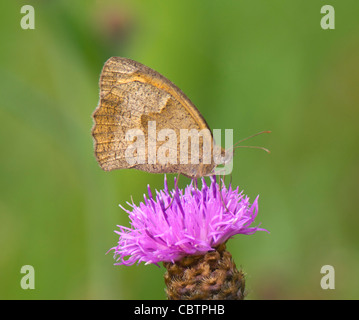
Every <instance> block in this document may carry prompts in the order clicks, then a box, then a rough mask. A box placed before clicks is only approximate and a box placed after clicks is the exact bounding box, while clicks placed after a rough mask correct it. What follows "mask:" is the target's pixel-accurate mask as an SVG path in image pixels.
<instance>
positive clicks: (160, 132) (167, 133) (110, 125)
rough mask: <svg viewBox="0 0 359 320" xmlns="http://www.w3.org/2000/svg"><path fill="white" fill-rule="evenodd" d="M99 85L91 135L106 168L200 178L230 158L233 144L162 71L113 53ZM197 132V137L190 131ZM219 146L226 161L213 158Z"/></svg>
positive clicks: (107, 169)
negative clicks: (220, 137) (216, 134)
mask: <svg viewBox="0 0 359 320" xmlns="http://www.w3.org/2000/svg"><path fill="white" fill-rule="evenodd" d="M99 85H100V101H99V105H98V107H97V108H96V110H95V112H94V113H93V119H94V122H95V123H94V126H93V128H92V135H93V138H94V141H95V144H94V147H95V156H96V159H97V161H98V163H99V165H100V166H101V168H102V169H103V170H106V171H111V170H115V169H129V168H135V169H138V170H142V171H147V172H151V173H178V174H183V175H185V176H187V177H190V178H199V177H202V176H206V175H212V174H213V171H214V169H215V168H216V167H217V165H218V164H220V163H219V162H221V163H222V164H223V163H228V162H230V161H231V159H232V155H233V150H232V152H230V151H228V150H227V152H226V150H225V149H223V148H221V147H219V146H217V145H215V144H214V143H213V140H214V139H213V135H212V132H211V131H210V129H209V126H208V124H207V123H206V121H205V119H204V118H203V117H202V115H201V114H200V112H199V111H198V110H197V108H196V107H195V106H194V104H193V103H192V102H191V101H190V100H189V99H188V98H187V97H186V95H185V94H184V93H183V92H182V91H181V90H180V89H179V88H178V87H176V86H175V85H174V84H173V83H172V82H171V81H169V80H168V79H166V78H165V77H164V76H162V75H161V74H159V73H158V72H156V71H154V70H152V69H151V68H149V67H146V66H145V65H143V64H141V63H139V62H136V61H133V60H130V59H127V58H121V57H112V58H110V59H109V60H108V61H107V62H106V63H105V65H104V67H103V69H102V72H101V76H100V83H99ZM196 132H197V133H199V134H198V135H197V137H195V136H193V135H191V134H193V133H196ZM186 135H187V136H186ZM183 136H184V138H183ZM186 137H187V139H186ZM188 137H190V139H188ZM189 140H190V142H191V143H188V142H189ZM196 148H197V151H198V153H197V155H196V157H195V156H194V150H196ZM216 152H217V154H218V156H219V158H220V159H221V161H215V160H214V156H213V155H214V153H216Z"/></svg>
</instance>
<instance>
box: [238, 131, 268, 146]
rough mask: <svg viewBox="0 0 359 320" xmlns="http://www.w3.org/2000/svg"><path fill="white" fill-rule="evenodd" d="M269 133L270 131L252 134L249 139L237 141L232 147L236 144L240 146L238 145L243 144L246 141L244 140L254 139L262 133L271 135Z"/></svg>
mask: <svg viewBox="0 0 359 320" xmlns="http://www.w3.org/2000/svg"><path fill="white" fill-rule="evenodd" d="M271 132H272V131H261V132H258V133H255V134H252V135H251V136H249V137H247V138H244V139H241V140H239V141H237V142H236V143H235V144H234V145H233V147H235V146H236V145H237V144H240V143H241V142H243V141H246V140H248V139H251V138H254V137H256V136H259V135H260V134H263V133H271Z"/></svg>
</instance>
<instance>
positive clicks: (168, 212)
mask: <svg viewBox="0 0 359 320" xmlns="http://www.w3.org/2000/svg"><path fill="white" fill-rule="evenodd" d="M172 198H174V199H173V201H172V203H171V200H172ZM170 204H171V205H170ZM169 205H170V206H169ZM130 206H131V207H132V211H130V210H126V209H124V208H123V207H121V208H122V209H123V210H125V211H126V212H127V213H128V214H129V217H130V220H131V228H127V227H124V226H118V227H119V229H120V231H115V232H116V233H118V234H119V235H120V238H119V242H118V245H117V246H116V247H113V248H112V249H111V250H114V251H115V253H114V257H115V258H116V261H117V262H116V264H118V265H121V264H124V265H132V264H134V263H135V262H136V261H137V262H138V263H140V262H142V261H144V262H145V263H146V264H150V263H153V264H158V263H159V262H172V263H173V262H175V261H178V260H180V259H182V258H183V257H184V256H187V255H201V254H205V253H207V252H209V251H213V250H214V249H215V247H217V246H219V245H220V244H222V243H225V242H226V241H227V240H228V239H229V238H231V237H232V236H234V235H236V234H253V233H255V232H256V231H266V230H265V229H262V228H259V227H258V226H257V227H250V225H251V224H252V222H253V221H254V219H255V218H256V216H257V212H258V197H257V198H256V199H255V200H254V202H253V203H252V204H250V202H249V198H248V197H247V196H246V195H244V194H243V192H239V188H238V187H237V188H236V189H234V190H233V189H232V187H231V186H229V188H228V189H227V188H226V187H225V186H224V185H223V186H222V187H221V188H220V187H219V185H218V183H217V182H216V178H215V177H211V184H210V186H207V184H206V182H205V180H204V179H203V178H202V188H201V189H199V188H198V187H197V186H195V185H194V183H193V181H192V183H191V184H190V185H188V186H187V187H186V188H185V190H184V191H183V190H181V189H178V188H177V189H176V190H172V191H171V192H170V191H169V190H168V185H167V179H166V177H165V183H164V190H161V191H156V197H153V196H152V192H151V189H150V187H149V186H148V196H146V195H144V202H141V203H140V204H139V206H136V205H135V204H134V203H132V205H130ZM168 206H169V207H168ZM167 207H168V208H167ZM126 257H129V258H128V259H127V260H126Z"/></svg>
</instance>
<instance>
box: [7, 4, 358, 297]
mask: <svg viewBox="0 0 359 320" xmlns="http://www.w3.org/2000/svg"><path fill="white" fill-rule="evenodd" d="M24 4H31V5H33V6H34V8H35V30H23V29H21V27H20V20H21V18H22V16H23V15H22V14H20V8H21V7H22V5H24ZM324 4H331V5H333V6H334V8H335V10H336V29H335V30H322V29H321V27H320V20H321V18H322V15H321V14H320V9H321V7H322V6H323V5H324ZM358 12H359V2H358V1H356V0H346V1H342V0H341V1H339V0H338V1H334V0H331V1H328V3H327V2H324V1H319V0H302V1H284V0H272V1H267V0H247V1H240V0H237V1H228V0H222V1H214V0H195V1H193V0H181V1H159V0H152V1H147V0H131V1H105V0H101V1H93V0H77V1H70V0H63V1H62V0H57V1H48V0H42V1H41V0H37V1H30V0H29V1H12V0H5V1H1V5H0V40H1V50H0V72H1V79H0V97H1V103H0V116H1V125H0V143H1V158H0V181H1V182H0V188H1V189H0V246H1V247H0V249H1V251H0V298H1V299H165V293H164V281H163V274H164V268H162V267H161V268H158V267H156V266H144V265H139V266H135V265H134V266H131V267H125V266H120V267H119V266H113V262H114V261H113V258H112V254H108V255H106V252H107V251H108V249H109V248H111V247H113V246H114V245H116V243H117V240H118V238H117V235H116V234H115V233H114V232H113V231H114V230H115V229H116V225H117V224H122V225H128V224H129V222H128V217H127V214H126V213H125V212H123V211H122V210H121V209H120V208H119V207H118V204H119V203H121V204H123V205H125V203H126V201H129V200H130V197H131V195H132V196H133V199H134V201H135V202H136V203H138V202H139V201H141V200H142V197H143V194H144V193H145V192H146V185H147V184H148V183H150V184H151V186H152V188H157V189H160V188H162V186H163V175H153V174H149V173H145V172H139V171H136V170H119V171H113V172H103V171H102V170H101V169H100V168H99V166H98V165H97V163H96V161H95V159H94V155H93V142H92V137H91V127H92V118H91V114H92V112H93V111H94V109H95V107H96V105H97V102H98V78H99V74H100V71H101V69H102V66H103V64H104V62H105V61H106V60H107V59H108V58H109V57H111V56H125V57H128V58H132V59H134V60H137V61H140V62H142V63H144V64H146V65H148V66H150V67H151V68H153V69H155V70H157V71H159V72H160V73H162V74H163V75H165V76H166V77H168V78H169V79H171V80H172V81H173V82H174V83H176V84H177V85H178V86H179V87H180V88H181V89H182V90H183V91H184V92H185V93H186V94H187V95H188V97H190V99H191V100H192V101H193V102H194V103H195V104H196V106H197V107H198V109H199V110H200V111H201V113H202V114H203V116H204V117H205V118H206V120H207V122H208V123H209V125H210V127H211V128H212V129H214V128H218V129H225V128H233V129H234V137H235V140H239V139H240V138H243V137H246V136H249V135H251V134H254V133H256V132H259V131H262V130H272V132H273V133H272V134H270V135H263V136H260V137H256V138H255V139H253V140H251V141H248V144H252V145H253V144H255V145H260V146H265V147H268V148H269V149H270V150H271V154H269V155H268V154H266V153H264V152H262V151H259V150H252V149H239V150H237V152H236V155H235V161H234V171H233V183H234V184H235V185H239V186H240V187H241V188H242V189H243V190H244V191H245V193H246V194H248V195H249V196H250V197H251V199H254V197H255V196H257V194H259V195H260V200H259V205H260V210H259V214H258V217H257V223H259V222H261V223H262V226H263V227H264V228H266V229H268V230H269V231H270V234H267V233H264V232H262V233H257V234H255V235H253V236H243V235H239V236H236V237H234V238H233V239H232V240H231V241H229V243H228V246H229V250H230V251H231V253H232V254H233V256H234V260H235V262H236V264H237V265H238V266H242V267H243V269H244V270H245V272H246V273H247V288H248V299H358V298H359V290H358V287H359V286H358V285H359V280H358V272H359V251H358V249H359V246H358V242H359V233H358V229H357V228H358V223H359V215H358V209H357V200H358V181H359V165H358V164H359V149H358V145H359V130H358V116H359V108H358V107H359V90H358V83H359V59H358V57H359V19H358ZM170 179H171V180H172V176H171V177H170ZM188 182H189V180H188V179H187V178H181V179H180V186H181V187H184V186H185V185H186V184H187V183H188ZM172 185H173V181H172ZM327 264H329V265H332V266H333V267H334V268H335V272H336V273H335V290H323V289H321V286H320V280H321V277H322V276H323V275H322V274H320V269H321V267H322V266H323V265H327ZM23 265H32V266H33V267H34V268H35V290H23V289H21V287H20V280H21V277H22V276H23V275H22V274H21V273H20V269H21V267H22V266H23Z"/></svg>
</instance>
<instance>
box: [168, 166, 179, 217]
mask: <svg viewBox="0 0 359 320" xmlns="http://www.w3.org/2000/svg"><path fill="white" fill-rule="evenodd" d="M180 175H181V174H180V173H178V175H177V179H176V182H175V193H176V192H177V189H178V180H179V177H180ZM174 198H175V196H174V195H173V197H172V199H171V201H170V203H169V205H168V206H167V208H165V211H166V210H167V209H168V208H169V207H170V206H171V205H172V203H173V200H174Z"/></svg>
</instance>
